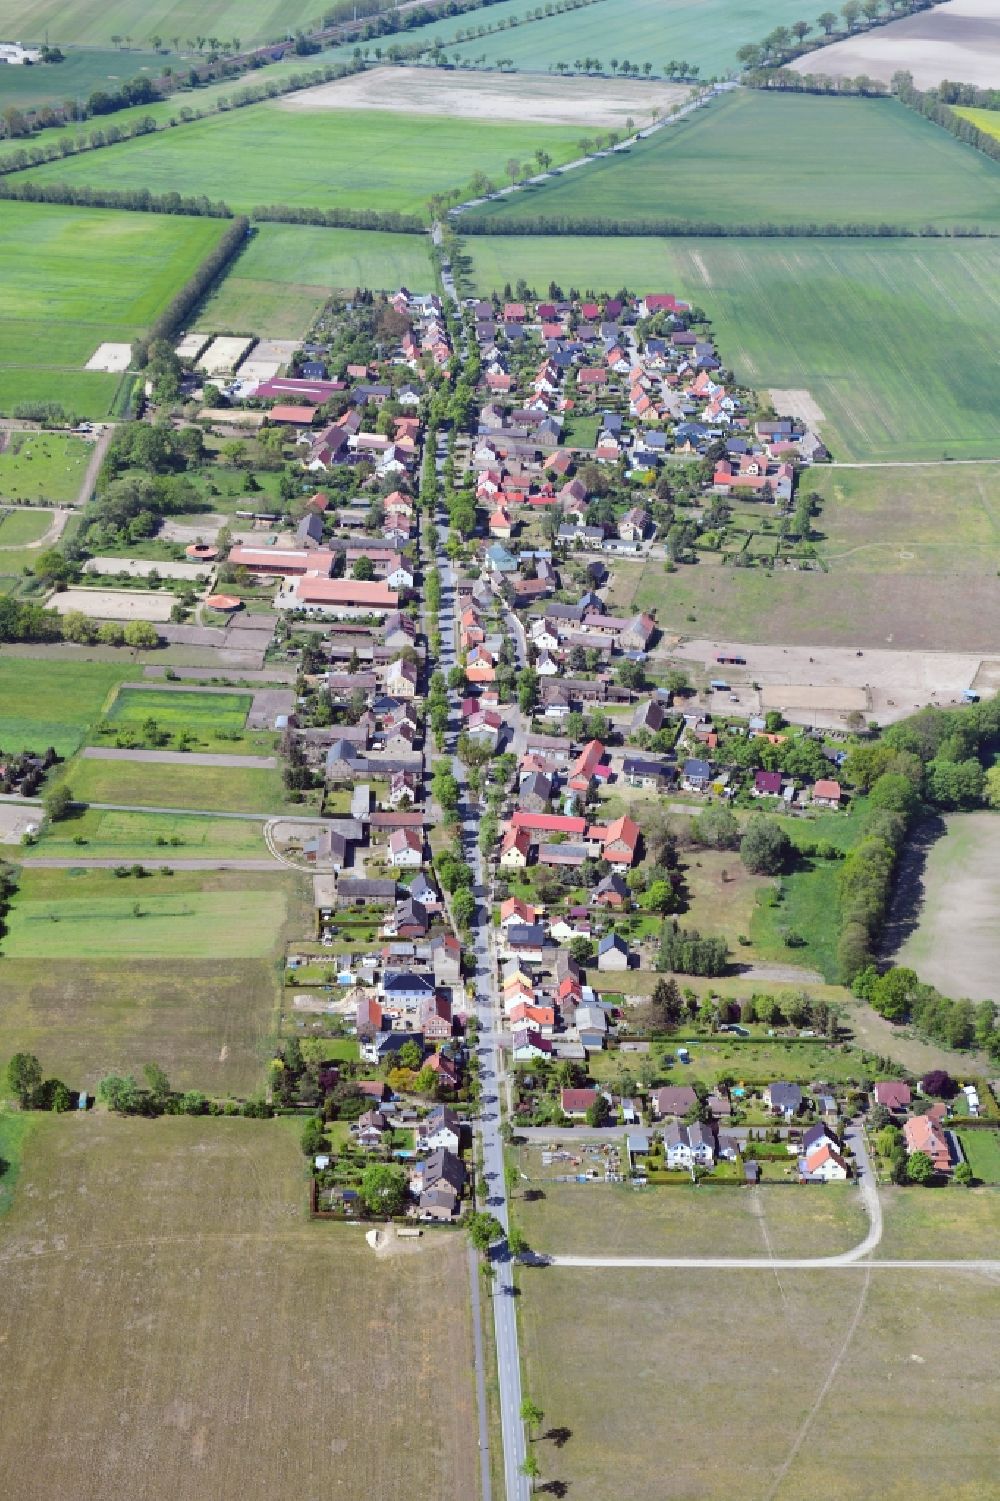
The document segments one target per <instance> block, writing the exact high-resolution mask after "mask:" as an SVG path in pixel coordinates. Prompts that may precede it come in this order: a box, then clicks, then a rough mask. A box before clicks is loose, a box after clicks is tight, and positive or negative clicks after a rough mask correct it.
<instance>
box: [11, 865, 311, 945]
mask: <svg viewBox="0 0 1000 1501" xmlns="http://www.w3.org/2000/svg"><path fill="white" fill-rule="evenodd" d="M292 884H293V881H292V880H291V879H290V878H289V876H288V875H287V873H285V872H276V873H275V875H273V876H271V875H265V874H263V873H253V874H251V873H249V872H246V871H239V872H236V871H210V872H203V871H175V872H173V873H172V874H171V873H170V872H168V873H167V874H166V875H161V874H159V873H156V874H150V875H148V876H146V877H144V878H139V877H136V876H128V877H125V878H124V879H121V878H119V877H118V876H116V875H115V874H114V872H113V871H110V870H84V869H79V868H78V869H73V870H41V869H37V868H36V869H31V868H30V867H25V869H24V871H23V873H22V876H21V879H20V883H19V886H18V891H17V896H16V898H15V900H14V902H13V904H12V906H11V908H10V912H9V914H8V917H7V921H6V927H7V931H6V933H5V934H4V937H3V939H2V940H0V942H2V949H3V953H4V954H5V955H6V956H7V957H8V958H11V959H47V960H51V959H72V958H78V959H86V960H89V959H111V958H116V959H118V960H124V959H127V960H129V961H131V960H133V959H174V958H177V957H179V956H183V958H184V959H185V960H192V959H230V958H231V959H262V958H266V957H268V956H270V955H274V954H276V953H277V951H278V945H279V939H280V937H281V934H282V932H283V929H284V925H285V923H286V921H287V918H288V897H289V892H290V888H291V886H292Z"/></svg>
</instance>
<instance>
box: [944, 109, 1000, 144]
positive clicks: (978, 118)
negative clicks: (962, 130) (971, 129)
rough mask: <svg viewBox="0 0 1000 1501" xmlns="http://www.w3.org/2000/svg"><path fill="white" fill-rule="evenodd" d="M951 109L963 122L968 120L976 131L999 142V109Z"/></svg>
mask: <svg viewBox="0 0 1000 1501" xmlns="http://www.w3.org/2000/svg"><path fill="white" fill-rule="evenodd" d="M953 107H954V110H955V113H956V115H961V117H962V119H963V120H969V121H970V122H971V123H972V124H973V125H974V126H975V127H976V129H977V130H981V131H983V133H984V134H985V135H988V136H993V138H994V139H995V140H998V141H1000V109H965V108H961V107H960V106H958V105H955V106H953Z"/></svg>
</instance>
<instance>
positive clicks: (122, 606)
mask: <svg viewBox="0 0 1000 1501" xmlns="http://www.w3.org/2000/svg"><path fill="white" fill-rule="evenodd" d="M173 602H174V596H173V595H172V594H156V593H154V592H152V591H150V592H149V593H147V592H146V591H145V590H140V589H64V590H63V592H62V593H61V594H51V595H50V596H49V598H48V599H47V600H46V601H45V604H46V608H47V609H50V610H55V611H56V613H57V614H59V615H67V614H69V612H70V611H71V610H82V611H83V613H84V614H85V615H89V616H91V617H92V619H94V620H151V621H155V622H157V623H158V624H159V623H163V622H164V621H167V620H169V619H170V607H171V605H172V604H173Z"/></svg>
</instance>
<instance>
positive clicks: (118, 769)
mask: <svg viewBox="0 0 1000 1501" xmlns="http://www.w3.org/2000/svg"><path fill="white" fill-rule="evenodd" d="M66 781H67V784H68V786H69V788H70V791H71V792H72V794H73V796H74V798H75V799H76V800H77V801H78V802H82V803H112V804H117V805H125V806H128V807H136V808H177V809H178V810H180V809H183V808H198V809H202V808H204V809H209V810H210V811H212V812H215V813H260V814H262V815H263V814H269V813H278V812H281V811H283V810H284V808H285V804H286V796H285V790H284V787H283V785H282V781H281V773H280V772H278V771H265V770H262V769H261V768H260V767H251V768H248V769H247V770H245V771H244V770H242V769H238V768H233V767H228V766H178V765H176V764H174V765H162V764H157V763H147V762H141V761H89V760H80V761H74V762H73V763H72V765H71V766H70V767H69V768H68V769H67V772H66ZM303 811H305V810H303Z"/></svg>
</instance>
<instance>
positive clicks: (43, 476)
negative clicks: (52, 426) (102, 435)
mask: <svg viewBox="0 0 1000 1501" xmlns="http://www.w3.org/2000/svg"><path fill="white" fill-rule="evenodd" d="M92 452H93V449H92V448H91V445H90V444H89V443H87V442H86V441H85V440H84V439H83V438H73V437H70V436H69V435H67V434H65V433H11V434H10V435H9V438H8V441H7V443H6V444H5V445H4V447H3V448H2V449H0V500H50V501H74V500H76V497H77V496H78V495H79V493H80V486H81V485H82V484H83V477H84V475H85V474H86V472H87V464H88V462H89V460H90V456H91V453H92ZM42 514H44V513H42ZM50 520H51V517H50V516H48V517H46V524H47V523H48V521H50ZM11 521H12V518H11V517H7V519H6V522H5V523H4V524H3V525H0V547H7V546H9V545H10V543H11V542H13V541H15V540H17V541H19V542H20V541H25V542H34V541H36V540H37V539H36V538H35V537H27V536H26V537H24V538H17V539H15V538H14V537H12V536H11V531H12V526H11ZM44 529H45V528H44V527H43V528H42V530H43V531H44ZM41 535H42V532H39V533H38V536H39V537H40V536H41Z"/></svg>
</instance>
